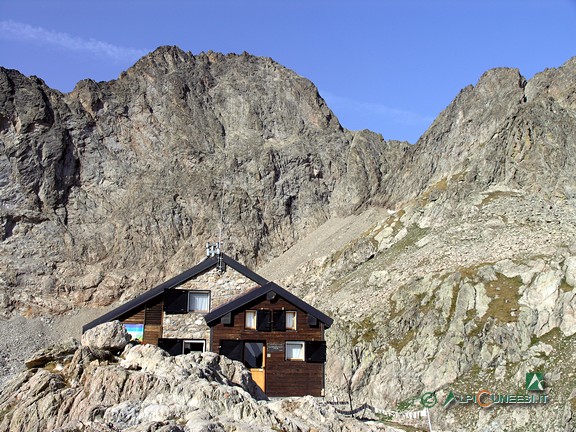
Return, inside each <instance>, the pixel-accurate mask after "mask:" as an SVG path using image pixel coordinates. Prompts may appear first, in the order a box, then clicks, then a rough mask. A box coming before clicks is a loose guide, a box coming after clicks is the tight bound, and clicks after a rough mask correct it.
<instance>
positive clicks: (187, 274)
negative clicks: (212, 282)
mask: <svg viewBox="0 0 576 432" xmlns="http://www.w3.org/2000/svg"><path fill="white" fill-rule="evenodd" d="M220 256H221V257H222V261H223V262H224V263H225V264H226V265H228V266H230V267H232V268H233V269H234V270H236V271H237V272H238V273H241V274H243V275H244V276H246V277H247V278H248V279H250V280H252V281H254V282H256V283H257V284H258V285H266V284H267V283H268V281H267V280H266V279H264V278H263V277H262V276H260V275H258V274H256V273H254V272H253V271H252V270H250V269H249V268H247V267H245V266H243V265H242V264H240V263H239V262H238V261H236V260H234V259H232V258H230V257H229V256H228V255H226V254H220ZM217 265H218V257H216V256H214V257H208V258H206V259H205V260H204V261H202V262H201V263H200V264H197V265H195V266H194V267H192V268H190V269H188V270H186V271H184V272H182V273H180V274H179V275H178V276H174V277H173V278H172V279H169V280H167V281H166V282H163V283H161V284H160V285H158V286H157V287H155V288H152V289H151V290H149V291H146V292H145V293H144V294H142V295H139V296H138V297H136V298H134V299H132V300H130V301H128V302H127V303H124V304H123V305H121V306H119V307H117V308H116V309H114V310H111V311H110V312H108V313H106V314H104V315H102V316H101V317H99V318H96V319H95V320H94V321H91V322H89V323H88V324H86V325H85V326H83V327H82V332H85V331H86V330H89V329H91V328H92V327H96V326H97V325H99V324H102V323H105V322H108V321H113V320H115V319H118V318H119V317H120V316H122V315H124V314H125V313H126V312H129V311H131V310H132V309H135V308H137V307H138V306H141V305H143V304H144V303H146V302H147V301H149V300H152V299H153V298H155V297H157V296H159V295H161V294H162V293H163V292H164V291H166V290H168V289H172V288H176V287H177V286H179V285H182V284H183V283H185V282H187V281H189V280H190V279H192V278H193V277H194V276H198V275H199V274H200V273H203V272H205V271H207V270H209V269H211V268H212V267H216V266H217Z"/></svg>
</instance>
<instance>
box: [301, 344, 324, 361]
mask: <svg viewBox="0 0 576 432" xmlns="http://www.w3.org/2000/svg"><path fill="white" fill-rule="evenodd" d="M305 352H306V361H307V362H309V363H324V362H325V361H326V342H324V341H307V342H306V350H305Z"/></svg>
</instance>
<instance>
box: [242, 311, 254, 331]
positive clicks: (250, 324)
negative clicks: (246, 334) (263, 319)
mask: <svg viewBox="0 0 576 432" xmlns="http://www.w3.org/2000/svg"><path fill="white" fill-rule="evenodd" d="M245 316H246V318H245V321H244V327H245V328H247V329H248V330H256V311H253V310H248V311H246V312H245Z"/></svg>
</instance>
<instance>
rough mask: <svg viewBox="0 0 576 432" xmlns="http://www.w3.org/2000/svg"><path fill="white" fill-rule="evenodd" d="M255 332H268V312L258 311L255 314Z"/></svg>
mask: <svg viewBox="0 0 576 432" xmlns="http://www.w3.org/2000/svg"><path fill="white" fill-rule="evenodd" d="M256 330H258V331H270V311H269V310H259V311H257V312H256Z"/></svg>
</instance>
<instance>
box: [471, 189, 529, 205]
mask: <svg viewBox="0 0 576 432" xmlns="http://www.w3.org/2000/svg"><path fill="white" fill-rule="evenodd" d="M520 196H522V195H519V194H517V193H515V192H507V191H494V192H490V193H488V194H486V196H485V197H484V198H483V199H482V203H481V204H480V205H481V206H485V205H488V204H490V203H491V202H493V201H496V200H499V199H501V198H509V197H511V198H517V197H520Z"/></svg>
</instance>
